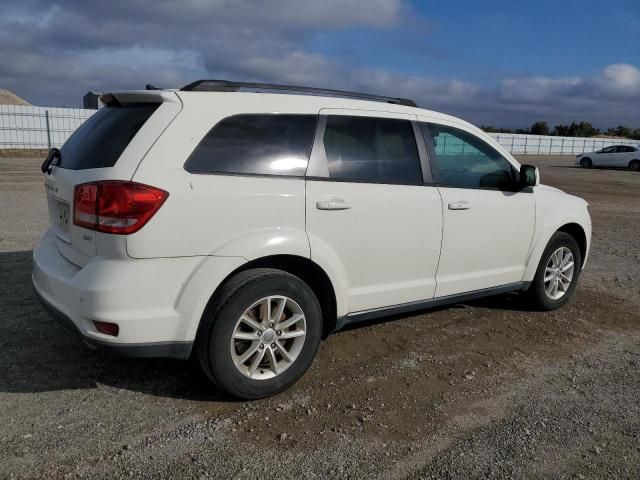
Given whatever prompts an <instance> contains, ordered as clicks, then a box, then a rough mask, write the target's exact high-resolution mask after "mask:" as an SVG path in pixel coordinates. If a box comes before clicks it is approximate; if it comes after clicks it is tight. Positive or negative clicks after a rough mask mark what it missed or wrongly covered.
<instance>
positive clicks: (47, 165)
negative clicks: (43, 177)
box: [40, 147, 62, 174]
mask: <svg viewBox="0 0 640 480" xmlns="http://www.w3.org/2000/svg"><path fill="white" fill-rule="evenodd" d="M56 159H57V161H56V162H55V163H53V161H54V160H56ZM60 160H62V154H61V153H60V149H59V148H56V147H52V148H50V149H49V153H48V154H47V158H45V159H44V162H43V163H42V167H40V169H41V170H42V173H46V174H49V173H51V165H52V164H53V165H58V164H59V163H60Z"/></svg>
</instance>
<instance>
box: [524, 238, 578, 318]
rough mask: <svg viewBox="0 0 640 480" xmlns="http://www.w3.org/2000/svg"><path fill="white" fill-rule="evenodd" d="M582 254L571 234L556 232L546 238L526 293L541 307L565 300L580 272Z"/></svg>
mask: <svg viewBox="0 0 640 480" xmlns="http://www.w3.org/2000/svg"><path fill="white" fill-rule="evenodd" d="M581 265H582V256H581V254H580V247H579V246H578V243H577V242H576V240H575V238H573V237H572V236H571V235H569V234H568V233H565V232H556V233H554V234H553V236H552V237H551V240H549V244H548V245H547V248H546V249H545V251H544V253H543V254H542V257H541V259H540V264H539V265H538V270H537V271H536V276H535V278H534V279H533V282H532V284H531V287H530V289H529V294H530V296H531V299H532V300H533V301H534V303H535V305H536V306H537V307H539V308H541V309H542V310H554V309H556V308H559V307H561V306H562V305H564V304H565V303H567V302H568V301H569V299H570V298H571V296H572V295H573V293H574V292H575V289H576V285H577V283H578V277H579V276H580V268H581Z"/></svg>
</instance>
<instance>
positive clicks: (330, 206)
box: [316, 200, 351, 210]
mask: <svg viewBox="0 0 640 480" xmlns="http://www.w3.org/2000/svg"><path fill="white" fill-rule="evenodd" d="M316 208H317V209H318V210H348V209H350V208H351V205H349V204H348V203H345V202H344V200H331V201H329V202H327V201H322V202H316Z"/></svg>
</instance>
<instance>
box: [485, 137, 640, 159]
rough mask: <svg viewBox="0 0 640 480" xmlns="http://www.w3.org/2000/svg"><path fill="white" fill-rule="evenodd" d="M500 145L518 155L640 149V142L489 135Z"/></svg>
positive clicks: (589, 138) (571, 153) (570, 153)
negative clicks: (624, 148)
mask: <svg viewBox="0 0 640 480" xmlns="http://www.w3.org/2000/svg"><path fill="white" fill-rule="evenodd" d="M489 135H490V136H491V137H493V138H494V140H496V141H497V142H498V143H499V144H500V145H502V146H503V147H504V148H506V149H507V150H508V151H509V152H511V153H512V154H516V155H576V154H578V153H584V152H594V151H596V150H600V149H601V148H604V147H608V146H611V145H633V146H637V147H640V141H638V140H621V139H615V138H594V137H588V138H585V137H554V136H551V135H526V134H519V133H489Z"/></svg>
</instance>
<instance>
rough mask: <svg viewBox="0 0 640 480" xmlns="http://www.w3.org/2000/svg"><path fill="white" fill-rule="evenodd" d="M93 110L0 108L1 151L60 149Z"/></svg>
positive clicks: (10, 106)
mask: <svg viewBox="0 0 640 480" xmlns="http://www.w3.org/2000/svg"><path fill="white" fill-rule="evenodd" d="M95 112H96V110H86V109H82V108H58V107H31V106H28V107H24V106H20V105H0V149H8V148H11V149H48V148H50V147H60V146H62V144H63V143H64V142H65V140H66V139H67V138H68V137H69V135H71V134H72V133H73V132H74V131H75V130H76V129H77V128H78V127H79V126H80V125H81V124H82V122H84V121H85V120H86V119H87V118H89V117H90V116H91V115H93V114H94V113H95Z"/></svg>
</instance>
